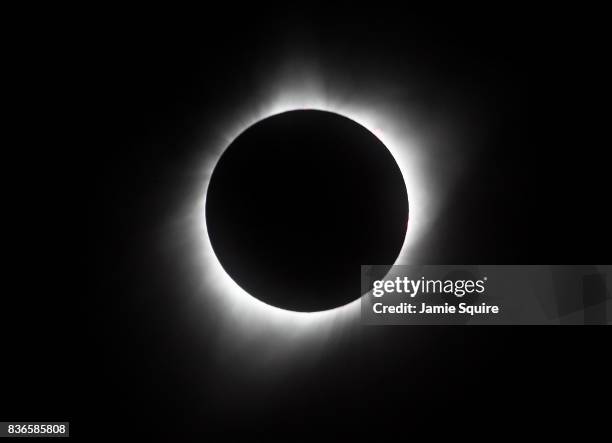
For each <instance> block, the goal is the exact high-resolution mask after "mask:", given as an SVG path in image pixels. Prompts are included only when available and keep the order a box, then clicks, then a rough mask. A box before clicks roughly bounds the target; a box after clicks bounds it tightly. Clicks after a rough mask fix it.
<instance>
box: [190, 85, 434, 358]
mask: <svg viewBox="0 0 612 443" xmlns="http://www.w3.org/2000/svg"><path fill="white" fill-rule="evenodd" d="M286 78H288V77H287V76H286V74H285V79H286ZM313 78H316V76H312V75H308V76H306V77H296V76H292V77H291V80H290V81H285V82H282V81H281V82H279V83H277V85H278V84H281V85H282V86H280V87H278V89H276V88H275V91H269V92H268V93H267V94H265V96H264V97H258V99H257V100H254V101H253V102H251V106H245V107H239V108H238V109H244V110H245V111H244V112H243V113H242V114H240V115H236V116H235V118H233V119H232V118H229V119H228V120H230V121H231V122H230V124H228V125H227V126H226V127H225V128H224V130H223V131H222V133H221V135H220V136H218V137H217V139H216V140H214V141H213V140H209V141H208V142H207V144H206V148H207V149H206V153H207V156H206V158H205V159H204V161H203V170H200V174H201V178H200V180H201V182H200V183H201V185H200V188H199V191H198V201H197V203H196V204H195V205H192V206H191V210H193V209H194V207H195V209H196V211H195V213H194V212H191V211H190V212H191V215H190V216H189V218H190V220H191V221H190V225H191V229H192V230H193V232H192V235H193V236H194V237H195V238H197V239H198V241H199V243H200V248H199V251H198V252H197V258H196V260H197V262H198V263H199V265H198V267H199V268H200V269H201V273H200V275H201V276H202V281H201V285H202V287H203V288H202V290H203V291H204V292H206V293H207V295H208V296H209V297H210V298H209V297H207V298H206V301H205V303H206V305H207V309H210V305H209V304H210V303H212V304H213V305H215V308H216V309H217V310H218V312H219V313H220V315H219V319H220V321H222V322H227V324H228V325H231V327H229V326H228V328H226V329H227V333H228V334H231V335H232V340H230V341H234V342H235V341H236V336H237V334H242V337H243V338H244V339H247V340H248V339H250V340H253V339H256V338H257V337H260V338H264V339H266V340H267V339H269V338H270V337H273V342H274V343H275V345H274V350H273V351H272V352H274V353H275V355H276V356H277V357H278V356H279V355H280V354H279V352H277V351H279V349H282V348H283V343H285V344H286V346H287V347H290V346H292V345H294V344H295V340H301V341H303V340H306V341H309V342H310V343H312V342H313V340H311V339H314V338H316V339H317V340H319V341H320V340H321V339H322V340H325V337H328V336H329V335H330V334H332V332H333V331H338V330H342V329H346V328H347V327H351V325H358V324H359V322H358V320H359V317H360V298H358V299H356V300H354V301H353V302H351V303H348V304H346V305H344V306H341V307H337V308H334V309H331V310H327V311H318V312H294V311H288V310H284V309H281V308H278V307H275V306H271V305H268V304H266V303H264V302H262V301H260V300H258V299H257V298H255V297H253V296H251V295H250V294H248V293H247V292H246V291H244V290H243V289H242V288H241V287H240V286H239V285H238V284H237V283H235V282H234V281H233V280H232V278H231V277H230V276H229V274H227V273H226V272H225V270H224V269H223V267H222V266H221V264H220V262H219V261H218V259H217V257H216V255H215V253H214V251H213V248H212V245H211V243H210V239H209V236H208V231H207V228H206V217H205V203H206V194H207V190H208V183H209V180H210V177H211V175H212V171H213V168H214V166H215V165H216V163H217V160H218V159H219V157H220V156H221V154H222V153H223V152H224V150H225V149H226V148H227V147H228V146H229V145H230V143H231V142H232V141H233V140H234V139H235V138H236V137H237V136H238V135H239V134H241V133H242V132H243V131H244V130H246V129H247V128H248V127H249V126H251V125H253V124H254V123H256V122H258V121H260V120H262V119H264V118H266V117H269V116H272V115H275V114H279V113H282V112H286V111H291V110H299V109H315V110H322V111H328V112H334V113H337V114H340V115H342V116H345V117H347V118H350V119H352V120H354V121H355V122H357V123H359V124H361V125H362V126H364V127H365V128H367V129H368V130H369V131H370V132H372V133H373V134H374V135H376V137H378V138H379V139H380V140H381V142H382V143H383V144H384V145H385V146H386V147H387V149H388V150H389V151H390V152H391V154H392V155H393V157H394V158H395V161H396V162H397V164H398V166H399V168H400V170H401V172H402V175H403V178H404V183H405V185H406V189H407V192H408V198H409V204H410V215H409V216H410V220H409V223H408V230H407V233H406V236H405V238H404V243H403V246H402V249H401V252H400V254H399V256H398V259H397V260H396V263H408V262H410V261H411V256H410V252H411V250H412V248H413V246H415V245H416V244H417V243H418V240H419V238H420V237H421V236H422V235H423V234H424V233H425V231H426V227H427V226H428V224H429V223H430V221H431V220H432V216H433V212H434V210H435V209H436V205H437V204H438V203H439V197H438V195H437V194H436V191H437V189H436V186H434V184H433V183H431V182H429V181H428V180H427V177H426V174H427V170H428V167H427V163H428V160H430V157H431V156H430V155H428V153H427V151H426V150H425V149H424V148H423V144H422V143H419V141H418V139H417V137H416V136H415V135H414V133H412V128H410V127H409V126H408V119H407V118H406V117H409V112H408V111H406V110H403V111H398V108H397V106H398V105H397V104H392V105H391V106H389V104H388V102H387V106H385V104H384V100H381V99H380V97H374V99H373V98H372V95H371V94H370V95H368V94H367V93H364V94H361V98H362V99H363V100H365V103H363V104H360V103H359V102H358V101H356V100H354V99H351V98H350V97H349V98H348V99H347V97H346V94H345V95H344V96H343V94H341V93H338V95H337V96H336V97H332V96H331V94H330V93H329V88H324V87H322V85H321V83H320V82H317V81H313ZM283 83H284V85H283ZM338 91H342V89H338ZM394 106H395V107H394ZM364 264H367V263H364ZM203 303H204V301H203ZM278 358H280V357H278Z"/></svg>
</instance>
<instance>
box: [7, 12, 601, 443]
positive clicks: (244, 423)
mask: <svg viewBox="0 0 612 443" xmlns="http://www.w3.org/2000/svg"><path fill="white" fill-rule="evenodd" d="M236 9H240V8H238V7H237V8H236ZM162 15H163V14H162ZM119 17H121V14H116V15H113V17H112V19H111V18H109V19H107V20H102V23H101V24H100V23H96V26H95V27H93V29H92V31H93V34H95V35H94V36H93V38H91V35H90V34H88V36H87V38H84V37H83V38H82V36H81V35H79V34H75V35H73V36H71V39H72V41H73V42H76V41H79V40H81V38H82V41H80V42H79V43H81V45H82V46H81V47H80V48H79V49H78V50H75V51H74V55H73V56H74V59H75V61H77V62H80V61H83V65H81V69H79V70H76V71H74V70H73V71H72V76H70V77H68V81H69V82H70V81H73V80H74V86H75V87H76V88H75V89H77V92H78V93H79V95H81V99H83V102H85V103H84V105H83V106H78V107H77V108H76V109H74V111H77V113H79V114H81V117H85V120H87V121H86V124H85V126H82V127H75V126H78V125H77V124H76V122H75V124H74V125H73V126H71V125H70V124H68V125H65V127H67V133H68V134H79V135H78V137H76V138H77V146H76V147H74V148H72V147H68V146H67V145H66V143H65V138H64V139H62V138H57V139H54V140H48V141H47V143H46V144H45V145H44V146H40V151H41V153H40V154H38V150H36V154H37V157H36V162H35V163H36V164H35V165H32V166H31V168H30V169H24V171H26V172H27V174H24V175H25V177H26V179H23V181H24V182H27V183H24V184H23V185H22V187H20V188H19V189H18V191H19V192H18V194H19V196H18V197H17V200H19V201H20V202H21V204H22V205H23V206H26V207H28V209H30V210H31V209H32V206H35V207H36V208H35V212H36V214H37V217H35V218H33V219H32V218H28V222H27V223H25V222H24V226H27V227H28V232H29V234H28V235H27V236H26V237H24V238H27V240H25V239H24V240H22V239H21V237H19V239H18V243H19V245H20V248H19V252H18V253H17V254H16V255H15V256H14V257H11V258H12V262H13V263H16V264H17V267H19V265H21V264H23V265H24V268H25V269H26V270H27V272H24V273H23V276H21V274H20V277H21V279H20V287H19V290H18V291H14V290H13V291H12V295H11V296H10V297H7V298H8V299H9V300H10V301H14V302H15V307H12V305H11V309H10V310H9V309H8V304H7V305H6V306H7V309H6V310H5V312H4V314H5V316H6V318H5V320H4V321H3V325H4V326H6V331H5V332H4V333H3V341H4V343H5V346H4V349H5V350H6V352H7V353H8V354H6V355H5V357H4V358H3V359H2V372H3V380H5V383H4V384H3V392H2V393H1V394H0V401H1V404H2V413H3V416H5V417H6V418H7V419H15V420H17V419H19V420H51V419H54V420H70V421H71V431H72V433H73V435H74V436H76V437H82V438H84V439H89V438H91V437H92V436H94V435H101V434H102V435H104V434H112V433H113V432H116V431H126V432H130V433H133V434H134V435H138V434H141V433H144V434H153V435H160V434H161V435H171V434H172V433H175V432H177V433H179V434H181V435H185V436H188V435H194V434H195V435H203V434H208V433H216V432H226V433H227V435H229V434H233V433H235V432H239V431H253V432H255V431H258V432H259V431H261V430H263V431H265V432H266V433H279V434H280V435H281V436H284V438H285V439H289V440H290V439H291V438H292V436H294V435H295V434H299V435H304V434H305V433H312V434H315V435H327V434H328V432H329V430H328V429H329V428H331V429H333V430H335V431H336V432H350V433H353V432H357V433H359V432H362V431H366V430H370V431H375V432H376V431H380V432H382V431H383V430H385V431H395V432H398V433H400V434H401V433H406V434H408V435H411V433H412V432H414V431H415V430H426V431H427V433H432V434H437V433H438V432H440V431H444V430H445V431H450V432H453V433H454V432H468V433H470V432H480V431H482V430H484V429H490V428H491V427H493V428H496V433H497V434H495V435H498V434H506V433H508V432H511V431H515V432H518V433H519V434H525V433H530V432H531V431H527V427H528V426H530V425H533V424H535V425H538V426H539V427H540V428H541V429H543V430H544V432H545V433H546V434H547V435H550V434H551V433H557V432H560V431H561V432H565V431H569V430H576V431H577V432H579V433H581V434H585V435H588V434H589V432H590V430H591V429H592V427H593V426H594V425H597V424H599V423H602V421H601V420H602V419H603V418H602V417H603V414H604V412H605V411H604V406H603V405H602V404H601V403H599V402H601V401H604V402H605V400H606V398H608V397H609V394H610V391H609V368H608V367H607V366H606V365H607V358H608V357H609V353H610V351H609V338H610V334H609V332H608V329H607V328H606V327H580V328H577V327H495V328H483V327H474V328H468V327H448V328H443V327H435V328H433V327H432V328H413V327H380V328H378V327H369V328H363V329H359V328H358V329H357V330H356V331H355V333H354V334H353V335H352V336H351V337H345V338H342V339H340V340H338V341H336V342H333V343H330V345H329V347H328V349H326V350H325V351H324V352H323V353H321V355H319V356H317V358H316V360H315V361H308V360H307V359H297V358H296V362H295V364H293V365H292V366H291V368H290V370H288V371H286V372H284V373H283V374H279V375H278V377H276V379H275V377H274V376H271V377H270V378H267V379H266V381H265V382H260V381H258V380H259V379H258V378H257V377H254V376H253V377H250V376H244V374H241V368H240V367H236V365H234V364H233V362H232V361H224V362H221V363H220V362H218V361H216V360H215V355H214V353H213V351H212V346H209V343H208V342H207V340H206V339H203V338H202V337H207V336H208V337H211V341H212V337H214V336H215V331H216V329H215V324H216V320H215V318H214V314H213V313H212V312H211V313H202V316H203V317H202V319H201V322H200V325H199V327H200V328H201V329H200V330H199V333H198V334H195V333H193V330H192V329H193V328H194V324H195V322H194V320H193V315H194V314H193V313H189V312H188V307H187V306H185V304H181V303H176V294H177V293H179V292H180V293H184V292H185V291H187V289H186V288H184V285H183V283H182V280H181V279H182V277H183V275H182V274H181V273H180V272H178V271H177V267H176V266H174V264H173V263H174V260H180V257H179V258H177V257H165V256H163V255H162V254H160V253H159V250H158V249H156V246H155V245H156V244H157V242H158V236H159V225H160V221H161V220H164V221H165V220H168V219H171V218H172V216H173V214H174V212H173V211H175V210H176V207H175V206H174V205H172V204H171V203H172V202H173V201H175V199H177V198H180V196H181V194H182V193H183V192H193V189H191V188H189V186H190V185H191V181H190V180H189V179H186V178H184V177H183V175H182V171H183V170H184V168H185V167H186V164H187V163H188V162H189V161H190V160H191V159H192V158H193V152H192V150H193V149H195V146H194V145H195V144H194V143H193V142H194V140H197V137H198V134H199V129H200V127H201V125H202V122H208V121H216V120H215V119H216V118H218V115H224V114H225V113H231V109H232V106H234V104H235V103H237V102H238V101H239V100H240V99H241V98H242V97H245V96H249V93H250V91H251V90H252V89H253V88H255V86H256V84H258V82H260V81H261V78H262V76H265V73H266V69H268V68H269V67H270V65H271V64H273V63H276V62H277V61H278V60H280V59H282V58H283V56H284V54H293V53H295V52H300V51H303V52H304V53H307V54H309V55H312V54H315V55H316V56H317V57H318V59H319V61H320V63H321V65H322V66H330V69H333V70H335V72H341V73H348V74H346V75H350V73H351V72H355V73H359V72H360V70H370V71H371V72H376V73H379V74H380V75H381V76H383V78H384V76H390V77H392V78H393V79H401V78H402V77H404V76H405V77H406V78H407V79H411V80H410V81H412V80H413V79H414V78H415V72H416V76H417V78H418V79H419V81H420V86H421V87H423V88H424V90H425V93H424V96H425V97H428V98H429V99H431V100H434V101H435V100H438V103H437V106H440V107H443V106H444V104H445V103H444V100H445V99H446V98H447V97H449V96H452V97H459V98H457V99H454V100H453V106H454V107H457V106H458V105H457V103H459V104H460V106H459V107H458V108H457V111H458V112H468V113H471V114H472V115H476V116H477V119H476V123H477V124H475V125H473V126H472V127H470V128H467V129H466V131H467V132H468V133H469V134H471V136H470V140H469V142H470V145H471V149H473V150H474V152H477V154H478V155H476V156H473V157H472V158H471V160H470V163H469V165H468V169H467V171H466V173H465V174H463V175H462V179H461V181H460V183H459V184H458V185H457V186H455V188H454V190H453V195H452V198H449V199H448V202H447V204H446V205H445V206H444V208H443V212H442V214H441V216H440V217H438V218H437V221H436V223H435V225H434V226H432V227H431V229H430V230H429V231H428V232H429V234H428V237H427V238H426V239H425V240H424V241H425V244H426V245H427V246H428V247H425V248H423V250H424V251H426V252H424V253H423V256H422V257H421V258H422V261H423V262H424V263H432V264H450V263H452V264H455V263H466V264H468V263H472V264H515V263H516V264H567V263H595V262H598V263H609V262H610V234H609V227H610V226H611V223H610V216H609V214H608V213H607V209H608V206H609V196H608V190H609V183H608V181H609V179H608V178H607V174H608V168H609V162H608V161H607V154H608V151H609V146H608V143H607V139H606V138H605V137H603V136H602V135H601V133H602V131H601V128H603V127H604V126H603V122H604V117H603V112H602V104H601V102H602V101H603V98H602V94H603V92H602V89H601V87H600V86H601V80H602V79H603V78H604V77H605V76H604V75H603V73H602V72H601V71H600V70H599V66H600V62H601V59H602V57H603V56H604V55H603V54H604V53H603V52H602V47H601V46H602V41H603V40H602V34H603V28H602V27H601V23H600V22H599V20H598V19H597V14H593V15H588V14H583V13H577V12H576V11H552V10H545V11H544V10H543V11H535V10H532V9H528V10H523V11H508V10H462V11H447V14H445V15H444V16H440V15H435V16H433V15H428V16H423V15H421V14H418V13H416V12H414V11H408V10H402V9H397V8H396V9H387V8H386V7H383V6H382V5H377V4H373V5H369V6H368V7H367V8H363V9H361V8H357V7H356V6H354V5H352V4H350V5H349V4H346V5H345V6H343V7H338V8H335V9H333V10H332V9H331V7H329V6H326V7H321V8H318V7H314V6H304V5H302V6H296V7H295V8H293V9H292V10H291V11H279V10H276V9H275V10H273V11H272V10H268V11H264V10H257V11H239V10H234V11H232V12H228V11H225V12H221V11H214V12H212V11H209V12H203V13H201V14H199V15H197V16H196V17H193V16H192V17H191V20H189V21H183V20H176V21H175V20H170V19H169V18H164V19H161V18H160V17H156V18H155V19H153V18H152V17H149V16H145V15H144V14H143V15H137V16H135V17H134V18H130V19H127V18H126V19H125V20H122V19H120V18H119ZM194 18H196V19H195V20H194ZM87 27H88V26H87V24H85V26H84V28H87ZM85 60H87V62H86V63H85ZM338 67H341V69H339V68H338ZM355 76H358V74H355ZM347 81H352V80H349V79H348V77H347ZM407 82H408V80H407ZM407 87H409V86H408V85H407ZM472 121H474V120H472ZM64 123H66V122H64ZM81 129H86V131H84V132H85V133H84V134H83V135H80V132H81V131H80V130H81ZM66 138H67V136H66ZM30 160H31V161H33V160H32V159H30ZM31 176H36V177H35V178H29V179H28V178H27V177H31ZM21 195H23V198H21V197H20V196H21ZM18 213H19V212H18ZM187 318H189V320H188V321H187V320H186V319H187ZM202 331H204V332H202ZM585 419H586V420H585ZM430 426H433V427H430ZM143 428H144V429H143ZM167 439H169V437H167Z"/></svg>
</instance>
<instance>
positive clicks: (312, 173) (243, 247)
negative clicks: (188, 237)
mask: <svg viewBox="0 0 612 443" xmlns="http://www.w3.org/2000/svg"><path fill="white" fill-rule="evenodd" d="M205 212H206V224H207V229H208V235H209V238H210V242H211V245H212V248H213V250H214V252H215V255H216V256H217V258H218V260H219V262H220V263H221V265H222V267H223V268H224V270H225V271H226V272H227V274H228V275H229V276H230V277H231V278H232V279H233V280H234V281H235V282H236V283H237V284H238V285H239V286H241V287H242V288H243V289H244V290H245V291H246V292H248V293H249V294H250V295H252V296H253V297H256V298H258V299H259V300H261V301H263V302H265V303H267V304H269V305H273V306H276V307H279V308H282V309H287V310H292V311H302V312H312V311H322V310H328V309H332V308H335V307H338V306H342V305H345V304H347V303H349V302H351V301H353V300H355V299H357V298H359V297H360V296H361V295H362V294H363V292H362V288H361V279H360V266H361V265H364V264H379V265H387V266H386V267H381V268H380V270H379V271H378V272H380V273H381V275H377V276H373V277H374V279H378V278H382V277H384V274H386V272H387V271H388V269H389V268H390V267H391V265H392V264H393V263H394V262H395V260H396V259H397V257H398V255H399V253H400V250H401V248H402V245H403V242H404V238H405V235H406V228H407V222H408V195H407V191H406V185H405V183H404V179H403V177H402V173H401V171H400V168H399V166H398V165H397V163H396V161H395V159H394V158H393V156H392V155H391V153H390V152H389V150H388V149H387V148H386V147H385V145H384V144H383V143H382V142H381V141H380V140H379V139H378V138H377V137H376V136H375V135H374V134H372V133H371V132H370V131H369V130H368V129H366V128H365V127H363V126H361V125H360V124H358V123H356V122H355V121H353V120H351V119H349V118H347V117H344V116H341V115H339V114H335V113H332V112H327V111H319V110H296V111H288V112H284V113H281V114H276V115H273V116H271V117H268V118H265V119H263V120H260V121H259V122H257V123H255V124H254V125H252V126H250V127H249V128H247V129H246V130H245V131H243V132H242V133H241V134H240V135H239V136H238V137H237V138H236V139H235V140H234V141H233V142H232V143H231V144H230V145H229V146H228V147H227V149H226V150H225V151H224V152H223V154H222V155H221V157H220V158H219V160H218V162H217V164H216V165H215V167H214V170H213V172H212V176H211V178H210V182H209V185H208V190H207V195H206V209H205Z"/></svg>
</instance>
